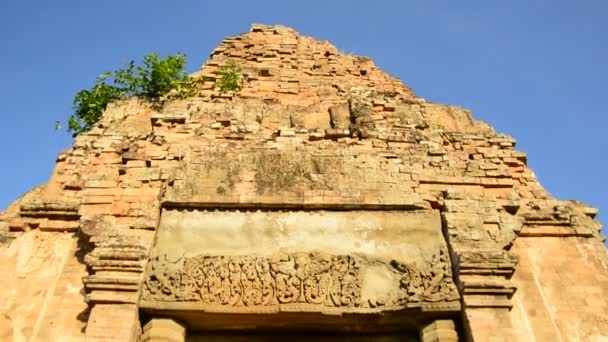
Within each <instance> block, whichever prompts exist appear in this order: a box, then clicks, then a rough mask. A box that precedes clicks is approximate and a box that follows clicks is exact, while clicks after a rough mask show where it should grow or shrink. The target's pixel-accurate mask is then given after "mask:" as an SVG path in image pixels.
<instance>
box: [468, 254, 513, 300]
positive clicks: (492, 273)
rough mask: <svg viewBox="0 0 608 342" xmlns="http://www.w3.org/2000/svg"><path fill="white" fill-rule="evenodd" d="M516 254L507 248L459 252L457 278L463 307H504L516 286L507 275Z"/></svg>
mask: <svg viewBox="0 0 608 342" xmlns="http://www.w3.org/2000/svg"><path fill="white" fill-rule="evenodd" d="M517 261H518V257H517V256H516V255H514V254H512V253H510V252H507V251H493V250H489V251H476V252H462V253H460V254H459V278H460V282H461V283H462V286H463V296H464V304H465V306H466V307H478V308H508V309H510V308H511V307H512V306H513V304H512V303H511V297H512V296H513V294H514V293H515V290H516V287H515V284H513V283H512V282H511V281H510V280H509V279H510V278H511V276H512V275H513V272H514V271H515V266H516V265H517Z"/></svg>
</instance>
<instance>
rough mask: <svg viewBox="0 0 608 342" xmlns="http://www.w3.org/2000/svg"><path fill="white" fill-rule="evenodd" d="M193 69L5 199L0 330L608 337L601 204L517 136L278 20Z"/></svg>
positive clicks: (80, 334)
mask: <svg viewBox="0 0 608 342" xmlns="http://www.w3.org/2000/svg"><path fill="white" fill-rule="evenodd" d="M227 63H233V64H236V65H239V66H240V67H241V68H242V79H243V87H242V89H240V90H238V91H224V92H222V91H220V89H219V87H218V82H219V78H220V76H219V73H218V70H219V69H220V68H221V67H222V66H224V65H226V64H227ZM193 77H194V79H195V80H197V87H198V93H197V95H196V96H194V97H191V98H188V99H177V98H174V97H172V96H171V95H170V96H168V97H167V98H164V99H163V100H162V101H160V102H155V103H150V102H146V101H144V100H141V99H139V100H138V99H128V100H124V101H119V102H116V103H113V104H111V105H110V106H109V107H108V109H107V110H106V112H105V113H104V116H103V118H102V120H101V121H100V123H99V124H98V125H97V126H96V127H95V128H93V129H92V130H90V131H89V132H87V133H84V134H80V135H79V136H77V137H76V138H75V141H74V146H73V148H72V149H70V150H67V151H64V152H62V153H61V154H60V155H59V156H58V158H57V165H56V167H55V169H54V170H53V173H52V175H51V177H50V179H49V181H48V183H47V184H44V185H42V186H39V187H37V188H35V189H34V190H32V191H30V192H29V193H27V194H25V195H24V196H23V197H21V198H19V199H17V200H16V201H15V202H14V203H13V204H12V205H10V206H9V207H8V209H7V210H6V211H5V212H4V213H2V216H0V241H1V242H0V265H1V267H2V271H3V277H2V283H3V285H2V286H3V292H2V296H1V297H0V339H1V340H2V341H91V342H93V341H170V342H181V341H266V340H276V341H283V340H289V341H308V340H319V341H324V340H332V341H346V340H348V341H424V342H429V341H441V342H444V341H608V253H607V251H606V248H605V247H604V245H603V238H602V236H601V235H600V233H599V230H600V224H599V223H598V222H596V221H594V219H593V218H594V216H595V215H596V213H597V210H596V209H594V208H590V207H588V206H586V205H583V204H581V203H579V202H575V201H562V200H557V199H554V198H552V197H551V196H550V195H549V193H547V192H546V191H545V190H544V189H543V187H542V186H541V185H540V184H539V183H538V181H537V180H536V178H535V176H534V173H533V172H532V171H531V170H530V169H529V168H528V167H527V160H526V155H525V154H524V153H523V152H520V151H517V150H515V149H514V146H515V141H514V140H513V139H512V138H511V137H509V136H507V135H504V134H497V133H496V132H495V131H494V130H493V129H492V128H491V127H490V126H488V125H487V124H485V123H482V122H479V121H476V120H474V119H473V118H472V117H471V114H470V113H469V112H468V111H466V110H464V109H461V108H458V107H452V106H444V105H440V104H435V103H430V102H427V101H425V100H424V99H422V98H419V97H416V96H415V95H414V93H413V92H412V91H411V90H410V89H409V88H407V87H406V86H404V85H403V84H402V83H401V81H399V80H397V79H395V78H393V77H391V76H389V75H387V74H386V73H384V72H382V71H381V70H379V69H378V68H377V67H376V66H374V64H373V62H372V61H371V60H370V59H368V58H365V57H357V56H351V55H345V54H342V53H340V52H339V51H338V50H337V49H336V48H335V47H334V46H332V45H331V44H330V43H328V42H324V41H317V40H314V39H312V38H309V37H304V36H301V35H299V34H298V33H297V32H295V31H293V30H291V29H289V28H285V27H281V26H276V27H270V26H263V25H254V26H253V27H252V28H251V30H250V32H248V33H245V34H242V35H239V36H236V37H231V38H227V39H225V40H224V41H223V42H222V43H221V44H220V45H219V46H218V47H217V48H216V49H215V50H214V51H213V52H212V53H211V57H210V59H209V60H208V61H207V62H206V63H205V64H204V65H203V67H202V69H201V70H200V71H199V72H197V73H195V74H194V75H193Z"/></svg>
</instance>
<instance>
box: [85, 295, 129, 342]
mask: <svg viewBox="0 0 608 342" xmlns="http://www.w3.org/2000/svg"><path fill="white" fill-rule="evenodd" d="M140 332H141V325H140V323H139V311H138V309H137V306H136V305H135V304H96V305H95V306H94V307H93V309H92V310H91V314H90V316H89V320H88V322H87V328H86V332H85V334H86V339H85V341H86V342H98V341H103V342H110V341H116V342H119V341H121V342H122V341H129V342H134V341H137V336H139V335H140Z"/></svg>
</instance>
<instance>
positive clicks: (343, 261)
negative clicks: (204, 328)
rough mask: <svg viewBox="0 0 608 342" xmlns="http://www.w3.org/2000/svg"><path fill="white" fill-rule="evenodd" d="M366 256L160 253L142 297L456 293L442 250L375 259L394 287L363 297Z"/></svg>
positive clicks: (371, 303)
mask: <svg viewBox="0 0 608 342" xmlns="http://www.w3.org/2000/svg"><path fill="white" fill-rule="evenodd" d="M369 263H370V261H369V260H367V259H363V258H361V257H358V256H352V255H329V254H324V253H317V252H315V253H296V254H279V255H275V256H273V257H254V256H204V255H200V256H196V257H189V258H180V259H179V260H172V261H171V260H167V258H166V256H164V255H161V256H156V257H154V258H152V259H151V260H150V262H149V263H148V266H147V269H146V275H145V285H144V289H143V293H142V299H143V300H144V301H148V302H155V301H156V302H198V303H201V304H207V305H215V306H233V307H253V306H272V305H279V304H297V303H300V304H313V305H318V306H320V307H326V308H327V307H330V308H370V307H391V308H396V307H406V306H408V304H412V303H414V304H415V303H424V302H426V303H437V302H445V301H456V300H458V298H459V296H458V292H457V289H456V286H455V285H454V283H453V280H452V273H451V267H450V263H449V260H448V255H447V251H445V250H441V251H440V253H438V254H437V255H435V256H434V258H433V260H431V261H430V262H429V264H432V265H433V267H430V266H429V267H426V268H425V270H424V271H421V270H419V269H417V268H416V267H415V266H414V265H412V264H406V263H400V262H396V261H393V262H391V263H390V264H386V263H382V262H380V261H373V263H374V264H375V265H383V266H382V267H385V268H386V269H387V270H389V272H390V273H391V274H392V277H393V279H395V286H394V288H389V289H387V293H385V294H381V295H380V296H379V297H378V298H374V299H373V300H372V299H370V298H363V297H364V296H362V283H363V277H364V275H363V273H364V270H363V269H364V268H365V267H367V265H368V264H369Z"/></svg>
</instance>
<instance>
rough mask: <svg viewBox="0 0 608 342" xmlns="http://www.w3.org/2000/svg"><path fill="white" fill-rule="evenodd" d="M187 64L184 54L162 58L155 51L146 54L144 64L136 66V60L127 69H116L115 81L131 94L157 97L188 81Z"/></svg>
mask: <svg viewBox="0 0 608 342" xmlns="http://www.w3.org/2000/svg"><path fill="white" fill-rule="evenodd" d="M185 66H186V57H185V56H184V55H181V54H177V55H176V56H167V58H165V59H161V58H160V57H159V56H158V53H156V52H153V53H151V54H149V55H146V56H144V65H143V66H138V67H137V68H135V62H133V61H131V62H130V63H129V64H128V65H127V67H126V68H125V69H119V70H116V71H115V72H114V83H116V84H117V85H119V86H121V87H122V88H123V89H125V90H126V91H127V92H128V93H130V94H133V95H137V96H144V97H149V98H155V97H159V96H162V95H164V94H166V93H168V92H169V91H170V90H172V89H177V88H178V87H179V86H181V87H183V86H184V84H185V83H187V82H188V80H189V77H188V74H187V73H186V71H185V70H184V68H185Z"/></svg>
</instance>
